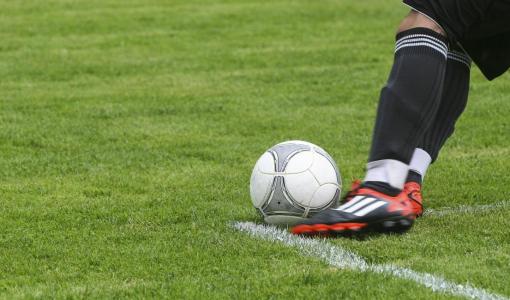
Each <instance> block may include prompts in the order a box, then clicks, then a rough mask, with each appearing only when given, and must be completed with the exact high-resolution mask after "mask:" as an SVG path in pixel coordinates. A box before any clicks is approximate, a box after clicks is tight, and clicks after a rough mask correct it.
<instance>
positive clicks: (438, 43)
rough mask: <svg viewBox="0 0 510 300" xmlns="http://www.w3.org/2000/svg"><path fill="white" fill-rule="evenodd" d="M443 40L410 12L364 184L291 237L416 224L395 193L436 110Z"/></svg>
mask: <svg viewBox="0 0 510 300" xmlns="http://www.w3.org/2000/svg"><path fill="white" fill-rule="evenodd" d="M447 50H448V47H447V40H446V37H445V36H444V31H442V29H441V27H439V26H438V25H437V24H436V23H435V22H434V21H432V20H431V19H429V18H428V17H426V16H424V15H421V14H419V13H417V12H414V11H413V12H411V13H410V14H409V15H408V16H407V17H406V18H405V19H404V20H403V22H402V23H401V24H400V26H399V29H398V33H397V36H396V48H395V56H394V62H393V67H392V69H391V72H390V75H389V78H388V81H387V84H386V86H385V87H384V88H383V89H382V91H381V95H380V100H379V107H378V111H377V117H376V122H375V128H374V133H373V140H372V149H371V152H370V158H369V162H368V164H367V174H366V177H365V181H364V182H363V183H362V185H361V186H360V187H358V189H357V190H356V192H355V195H354V197H353V198H352V199H351V201H349V202H347V203H345V204H344V205H342V206H341V207H339V208H337V209H329V210H325V211H323V212H321V213H318V214H317V215H315V216H314V217H312V218H311V219H310V220H307V221H305V222H304V224H302V225H301V226H296V227H294V229H293V232H294V233H298V234H299V233H307V232H317V231H336V232H338V231H355V230H358V229H361V228H365V227H367V228H368V227H373V228H377V229H382V230H384V231H386V230H389V231H399V230H404V229H407V228H409V227H410V226H411V225H412V223H413V221H414V218H415V214H414V212H413V211H412V207H411V204H410V202H409V201H408V200H407V199H406V198H404V197H402V194H401V193H400V192H401V190H402V189H403V187H404V183H405V179H406V177H407V174H408V171H409V166H408V164H409V162H410V160H411V156H412V154H413V151H414V149H415V148H416V146H417V145H418V142H419V141H420V139H421V137H422V136H423V134H424V132H425V131H426V130H427V129H428V128H429V127H430V125H431V122H432V121H433V120H434V118H435V115H436V112H437V109H438V107H439V103H440V99H441V94H442V87H443V79H444V74H445V69H446V57H447Z"/></svg>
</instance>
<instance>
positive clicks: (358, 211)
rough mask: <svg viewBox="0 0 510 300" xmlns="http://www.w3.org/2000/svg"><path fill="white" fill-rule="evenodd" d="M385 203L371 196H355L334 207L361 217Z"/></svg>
mask: <svg viewBox="0 0 510 300" xmlns="http://www.w3.org/2000/svg"><path fill="white" fill-rule="evenodd" d="M384 204H386V202H385V201H382V200H379V199H377V198H375V197H372V196H356V197H354V198H353V199H352V200H351V201H349V202H347V203H345V204H344V205H342V206H340V207H338V208H335V210H340V211H343V212H346V213H351V214H353V215H355V216H358V217H363V216H365V215H367V214H368V213H370V212H372V211H374V210H376V209H378V208H379V207H381V206H383V205H384Z"/></svg>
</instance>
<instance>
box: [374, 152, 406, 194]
mask: <svg viewBox="0 0 510 300" xmlns="http://www.w3.org/2000/svg"><path fill="white" fill-rule="evenodd" d="M408 172H409V166H408V165H407V164H405V163H403V162H401V161H398V160H395V159H382V160H376V161H371V162H369V163H368V164H367V175H366V176H365V181H382V182H386V183H387V184H389V185H390V186H392V187H394V188H397V189H399V190H401V189H403V188H404V183H405V182H406V178H407V173H408Z"/></svg>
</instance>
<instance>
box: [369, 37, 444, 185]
mask: <svg viewBox="0 0 510 300" xmlns="http://www.w3.org/2000/svg"><path fill="white" fill-rule="evenodd" d="M446 43H447V42H446V38H445V37H444V36H442V35H440V34H438V33H436V32H435V31H432V30H430V29H427V28H413V29H410V30H406V31H403V32H400V33H399V34H398V35H397V42H396V49H395V59H394V63H393V68H392V70H391V73H390V76H389V78H388V82H387V84H386V86H385V87H384V88H383V89H382V91H381V96H380V101H379V107H378V111H377V118H376V122H375V128H374V133H373V140H372V148H371V152H370V157H369V163H368V164H367V174H366V177H365V180H364V183H363V185H364V186H365V187H368V188H372V189H375V190H378V191H380V192H382V193H385V194H388V195H395V194H396V193H398V192H400V190H402V189H403V187H404V183H405V180H406V178H407V175H408V171H409V167H408V165H409V163H410V161H411V157H412V155H413V152H414V149H415V148H416V146H417V145H418V143H419V141H420V139H421V138H422V137H423V135H424V133H425V132H426V130H427V129H428V128H429V127H430V126H431V124H432V122H433V120H434V119H435V116H436V113H437V110H438V108H439V104H440V101H441V95H442V90H443V80H444V74H445V69H446V57H447V44H446Z"/></svg>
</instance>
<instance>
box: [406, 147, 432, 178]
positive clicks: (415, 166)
mask: <svg viewBox="0 0 510 300" xmlns="http://www.w3.org/2000/svg"><path fill="white" fill-rule="evenodd" d="M431 162H432V157H430V155H429V154H428V153H427V151H425V150H423V149H420V148H416V149H414V153H413V158H412V159H411V163H410V164H409V169H410V170H413V171H415V172H416V173H419V174H420V175H421V177H422V178H423V177H424V176H425V173H426V172H427V169H428V168H429V166H430V163H431Z"/></svg>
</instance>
